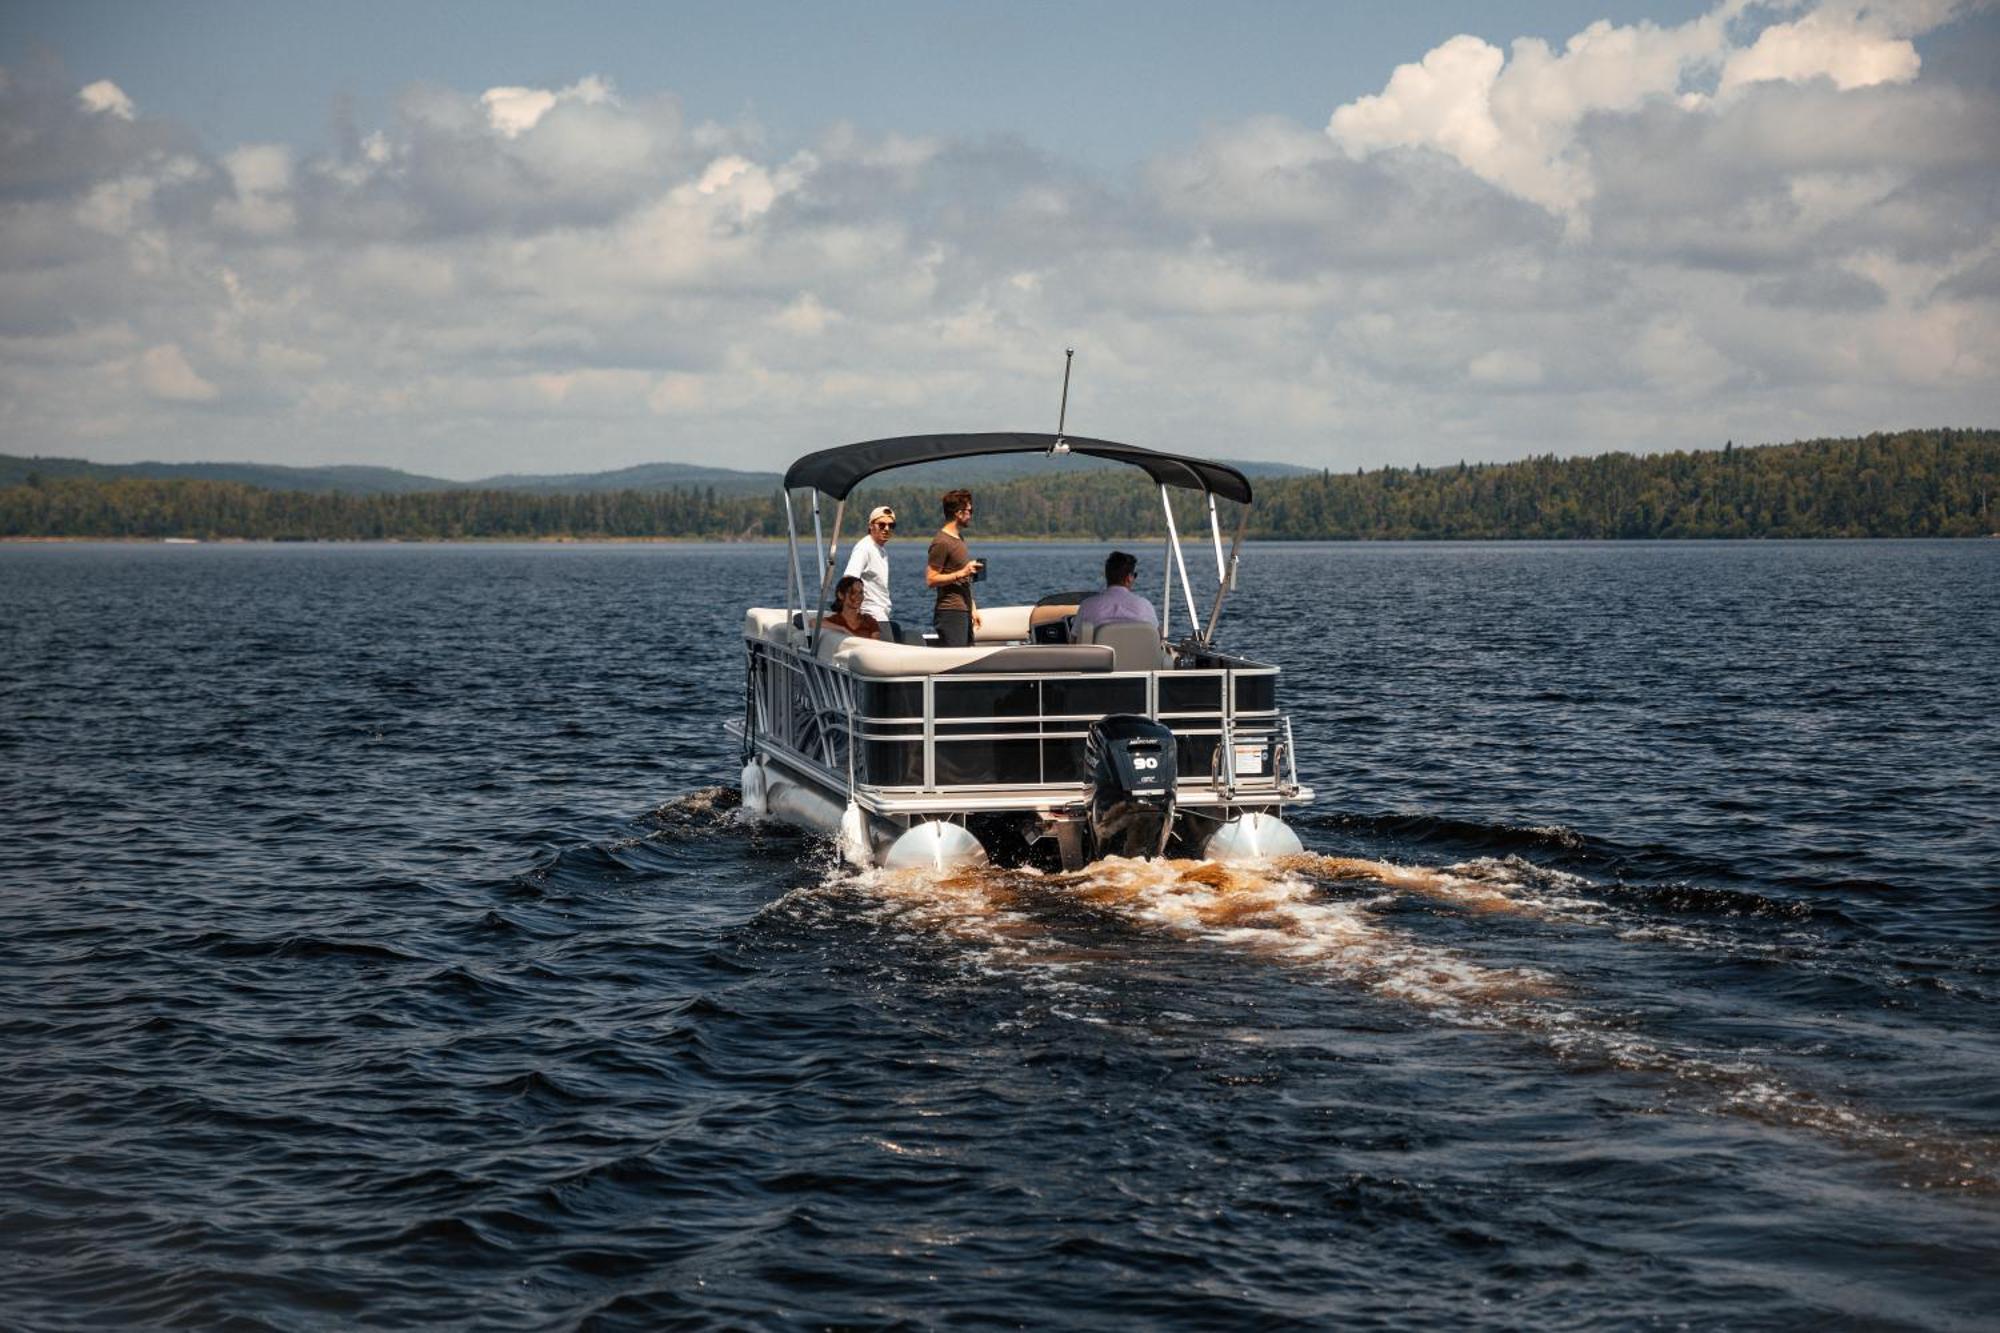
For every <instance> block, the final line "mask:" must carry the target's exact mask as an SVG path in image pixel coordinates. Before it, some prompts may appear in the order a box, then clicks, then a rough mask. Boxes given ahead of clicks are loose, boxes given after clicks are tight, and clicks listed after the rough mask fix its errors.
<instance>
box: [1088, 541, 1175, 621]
mask: <svg viewBox="0 0 2000 1333" xmlns="http://www.w3.org/2000/svg"><path fill="white" fill-rule="evenodd" d="M1138 576H1139V562H1138V560H1137V559H1136V558H1134V557H1132V556H1129V555H1127V554H1125V553H1124V552H1123V551H1113V552H1112V553H1111V554H1110V555H1108V556H1106V557H1105V558H1104V587H1103V588H1102V589H1101V590H1099V591H1097V592H1094V593H1092V594H1091V595H1090V596H1088V597H1086V598H1084V599H1083V604H1082V605H1081V606H1079V607H1077V608H1076V623H1077V628H1079V629H1081V628H1082V627H1083V626H1085V625H1109V624H1112V623H1114V622H1117V621H1145V622H1147V623H1149V624H1154V625H1157V624H1159V623H1160V618H1159V617H1158V616H1156V615H1154V614H1153V604H1152V603H1151V602H1149V601H1147V600H1146V599H1145V598H1143V597H1141V596H1140V595H1139V594H1138V593H1136V592H1133V591H1132V581H1133V580H1134V579H1136V578H1137V577H1138Z"/></svg>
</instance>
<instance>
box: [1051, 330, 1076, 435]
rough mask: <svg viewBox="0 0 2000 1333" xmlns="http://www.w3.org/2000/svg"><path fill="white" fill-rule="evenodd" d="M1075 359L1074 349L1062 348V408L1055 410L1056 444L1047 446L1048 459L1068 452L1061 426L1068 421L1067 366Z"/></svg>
mask: <svg viewBox="0 0 2000 1333" xmlns="http://www.w3.org/2000/svg"><path fill="white" fill-rule="evenodd" d="M1075 359H1076V349H1075V348H1074V347H1065V348H1063V390H1062V406H1061V407H1059V408H1057V409H1056V442H1055V443H1054V444H1052V445H1050V446H1049V457H1051V458H1053V457H1055V456H1056V455H1057V454H1066V453H1068V452H1069V441H1068V440H1065V439H1064V438H1063V426H1064V424H1065V423H1066V422H1067V421H1068V420H1069V366H1070V362H1071V361H1073V360H1075Z"/></svg>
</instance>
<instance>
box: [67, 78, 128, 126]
mask: <svg viewBox="0 0 2000 1333" xmlns="http://www.w3.org/2000/svg"><path fill="white" fill-rule="evenodd" d="M76 100H77V101H79V102H81V103H83V105H84V109H85V110H88V111H94V112H96V113H97V114H99V115H102V116H110V117H112V118H114V119H117V120H131V119H132V118H133V116H134V115H135V114H136V109H135V108H134V107H133V105H132V99H131V98H130V97H127V96H126V95H125V90H124V89H123V88H120V87H119V86H118V85H117V84H115V83H113V82H112V81H111V80H109V79H99V80H98V81H97V82H96V83H86V84H85V85H84V86H83V87H82V88H81V89H79V90H78V91H77V94H76Z"/></svg>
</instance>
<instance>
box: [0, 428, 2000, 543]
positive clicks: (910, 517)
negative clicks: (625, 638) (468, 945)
mask: <svg viewBox="0 0 2000 1333" xmlns="http://www.w3.org/2000/svg"><path fill="white" fill-rule="evenodd" d="M893 475H894V474H893V473H892V474H889V476H891V477H893ZM1255 486H1256V492H1257V503H1256V505H1255V507H1254V508H1253V509H1252V511H1251V521H1250V527H1249V532H1250V535H1251V536H1253V537H1257V538H1263V539H1271V540H1370V541H1407V540H1552V539H1555V540H1559V539H1593V538H1595V539H1606V538H1609V539H1663V538H1666V539H1671V538H1729V537H1766V538H1780V537H1975V536H1985V535H1987V534H1989V533H1993V532H1996V531H2000V516H1996V515H1995V513H1994V503H1995V500H1996V499H2000V494H1996V493H2000V431H1993V430H1912V431H1902V432H1898V433H1895V434H1881V435H1870V436H1866V437H1864V438H1860V439H1847V440H1813V441H1806V442H1801V443H1798V444H1783V445H1763V446H1758V447H1755V448H1745V449H1738V448H1736V447H1734V446H1733V445H1730V446H1726V447H1725V448H1722V449H1716V450H1704V451H1697V452H1676V453H1666V454H1648V455H1632V454H1619V453H1613V454H1603V455H1599V456H1596V457H1589V458H1557V457H1555V456H1553V455H1550V456H1545V457H1537V458H1528V459H1523V460H1521V461H1519V462H1513V463H1486V464H1463V463H1461V464H1456V465H1453V466H1449V467H1438V468H1426V467H1415V468H1383V469H1379V470H1377V471H1374V472H1355V473H1351V474H1349V473H1321V474H1319V475H1317V476H1303V477H1282V478H1260V479H1258V480H1257V481H1256V483H1255ZM977 494H978V502H979V514H978V520H979V523H978V531H979V534H980V535H981V536H987V537H998V536H1014V537H1045V538H1062V537H1072V538H1085V539H1091V540H1105V539H1109V538H1113V537H1130V536H1142V535H1158V534H1159V533H1160V532H1161V530H1162V527H1163V525H1162V523H1161V514H1160V508H1159V498H1158V495H1157V492H1155V491H1153V490H1152V489H1151V488H1150V487H1149V486H1148V485H1147V484H1146V483H1145V480H1144V478H1143V477H1142V476H1140V475H1139V474H1138V473H1136V472H1127V471H1125V470H1120V471H1118V472H1112V473H1080V474H1074V475H1069V476H1065V477H1064V478H1063V480H1062V481H1061V483H1060V484H1059V485H1051V484H1050V483H1049V481H1048V479H1047V478H1034V477H1024V478H1021V479H1017V480H1013V481H1007V482H1001V483H997V484H994V483H989V484H986V485H983V486H980V487H978V488H977ZM1182 498H1184V499H1186V500H1187V501H1188V503H1186V504H1184V505H1183V506H1182V507H1181V508H1182V510H1183V512H1182V514H1181V521H1182V522H1184V523H1185V522H1189V521H1193V520H1194V519H1196V517H1197V515H1196V512H1195V509H1194V506H1193V504H1192V497H1182ZM882 503H887V504H892V505H894V506H895V507H896V508H897V510H898V512H899V513H900V514H901V515H902V516H903V518H904V523H903V527H904V530H905V535H906V536H908V535H915V534H917V533H921V532H926V531H928V530H929V529H930V527H931V526H932V525H933V523H934V522H935V510H936V507H937V497H936V494H935V490H934V489H932V488H925V489H917V488H912V487H898V486H894V485H872V486H864V487H863V488H862V489H860V490H859V491H857V492H856V494H855V496H854V497H853V499H852V501H851V502H850V508H851V509H852V508H855V507H865V506H870V505H875V504H882ZM828 517H829V519H830V517H831V516H830V514H829V515H828ZM1225 522H1229V523H1231V524H1232V525H1233V518H1231V517H1228V516H1225ZM1203 524H1204V526H1205V525H1206V523H1205V519H1204V520H1203ZM856 529H857V525H856V523H855V522H854V520H853V518H852V517H851V516H850V519H849V522H848V531H849V532H854V531H856ZM784 530H785V526H784V511H783V508H782V506H781V505H780V503H779V500H778V497H777V496H776V495H770V496H742V495H728V494H717V493H716V491H715V490H714V489H713V488H711V487H699V488H697V487H688V488H675V489H669V490H660V491H611V492H598V493H589V494H572V495H563V494H550V495H544V494H532V493H523V492H519V491H434V492H418V493H409V494H394V495H379V494H378V495H350V494H309V493H304V492H298V491H275V490H264V489H259V488H257V487H254V486H248V485H243V484H240V483H233V482H215V481H185V480H175V481H156V480H145V479H137V478H118V479H115V480H96V479H88V478H78V477H41V476H31V477H29V478H28V479H27V481H26V482H25V484H22V485H16V486H9V487H5V488H0V538H17V539H18V538H100V539H105V538H108V539H139V540H145V539H151V540H158V539H164V538H168V537H188V538H197V539H202V540H211V541H212V540H226V539H232V538H235V539H247V540H265V541H395V540H402V541H468V540H471V541H478V540H486V541H505V540H545V539H557V538H575V539H580V540H585V539H614V540H616V539H626V540H645V539H659V538H690V539H693V538H699V539H708V540H756V539H759V538H774V537H781V536H783V534H784Z"/></svg>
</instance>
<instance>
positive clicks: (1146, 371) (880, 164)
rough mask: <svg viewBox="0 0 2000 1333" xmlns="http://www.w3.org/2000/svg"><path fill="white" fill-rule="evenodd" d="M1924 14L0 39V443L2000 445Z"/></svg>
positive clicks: (1951, 88) (422, 18) (202, 451)
mask: <svg viewBox="0 0 2000 1333" xmlns="http://www.w3.org/2000/svg"><path fill="white" fill-rule="evenodd" d="M1996 70H2000V10H1996V7H1995V6H1994V4H1992V3H1990V2H1986V3H1978V2H1975V3H1966V2H1965V0H1885V2H1884V3H1861V2H1860V0H1785V2H1783V3H1776V4H1751V3H1747V0H1717V2H1716V3H1711V4H1703V3H1674V2H1670V0H1655V2H1654V3H1646V2H1645V0H1539V2H1538V3H1512V2H1510V0H1487V2H1486V3H1442V2H1441V3H1435V4H1411V5H1405V6H1394V7H1392V6H1383V5H1376V4H1335V3H1284V2H1281V0H1271V2H1269V3H1263V4H1259V5H1255V6H1249V7H1243V8H1240V9H1225V8H1224V7H1222V6H1217V5H1213V4H1193V3H1176V2H1169V0H1156V2H1153V3H1112V2H1109V0H1107V2H1105V3H1091V2H1090V0H1070V2H1069V3H1065V4H1048V3H1036V2H1028V3H1010V4H999V3H982V4H958V5H949V4H918V3H909V2H908V0H878V2H876V3H869V4H850V5H836V4H804V3H797V4H779V3H768V2H755V3H737V4H731V5H720V4H715V5H695V4H682V5H665V4H654V3H647V4H639V3H619V4H609V3H606V4H594V5H593V4H582V5H577V6H548V5H533V6H530V5H521V4H499V3H489V4H460V3H444V2H442V0H439V2H435V3H428V4H423V5H407V4H405V3H398V4H394V5H391V4H382V3H376V2H375V0H354V2H351V3H344V4H338V5H326V4H317V5H312V6H305V5H297V4H289V3H283V2H281V0H263V2H260V3H241V2H238V0H229V2H227V3H225V2H223V0H210V2H206V3H205V2H203V0H188V2H187V3H179V4H171V5H169V4H161V3H157V2H154V0H146V2H144V3H138V2H134V0H121V2H119V3H107V2H105V0H67V3H62V4H40V3H24V2H23V0H14V2H13V3H11V4H9V5H6V6H3V7H0V452H6V453H16V454H25V453H32V454H44V455H60V456H70V457H85V458H91V459H96V460H99V461H105V462H125V461H136V460H139V459H162V460H176V461H184V460H196V459H238V460H255V461H262V462H275V463H288V464H296V465H320V464H328V463H367V464H386V465H390V466H396V467H402V468H407V469H409V470H412V471H418V472H423V473H428V474H431V475H439V476H447V477H454V478H473V477H478V476H485V475H491V474H494V473H500V472H582V471H594V470H599V469H604V468H613V467H623V466H629V465H632V464H636V463H643V462H653V461H676V462H694V463H708V464H717V465H722V466H730V467H742V468H759V469H764V468H778V467H782V466H783V465H784V464H785V463H786V462H788V461H789V460H790V459H792V458H793V457H796V456H798V455H800V454H803V453H806V452H809V451H811V450H814V449H818V448H823V447H826V446H827V445H830V444H837V443H841V442H845V441H849V440H857V439H867V438H873V437H879V436H885V435H900V434H912V433H920V432H926V431H942V430H1049V429H1053V427H1054V425H1055V413H1056V404H1057V400H1058V397H1059V395H1060V390H1061V376H1062V365H1063V355H1062V353H1063V349H1064V348H1065V347H1075V348H1076V349H1077V357H1076V370H1075V379H1074V382H1073V384H1072V386H1071V390H1070V398H1069V419H1068V427H1069V430H1070V431H1071V433H1073V434H1081V435H1093V436H1099V437H1103V438H1110V439H1118V440H1124V441H1127V442H1130V443H1136V444H1145V445H1150V446H1153V447H1156V448H1165V449H1170V450H1175V451H1184V452H1195V453H1208V454H1215V455H1220V456H1224V457H1231V458H1245V459H1260V460H1269V461H1283V462H1291V463H1297V464H1303V465H1306V466H1312V467H1328V468H1334V469H1339V470H1352V469H1354V468H1357V467H1365V468H1375V467H1380V466H1385V465H1399V466H1408V465H1411V464H1415V463H1423V464H1432V465H1436V464H1444V463H1455V462H1457V461H1459V460H1461V459H1466V460H1472V461H1502V460H1507V459H1514V458H1520V457H1524V456H1527V455H1530V454H1545V453H1555V454H1561V455H1572V454H1594V453H1602V452H1606V451H1609V450H1628V451H1633V452H1652V451H1657V450H1663V449H1684V448H1713V447H1719V446H1720V445H1721V444H1722V443H1723V441H1724V440H1726V439H1730V440H1734V441H1735V442H1736V443H1738V444H1753V443H1764V442H1775V441H1783V440H1792V439H1802V438H1812V437H1817V436H1825V435H1848V434H1857V433H1864V432H1867V431H1871V430H1894V429H1902V428H1907V427H1917V426H1995V425H2000V225H1996V212H1997V211H2000V75H1996Z"/></svg>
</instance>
